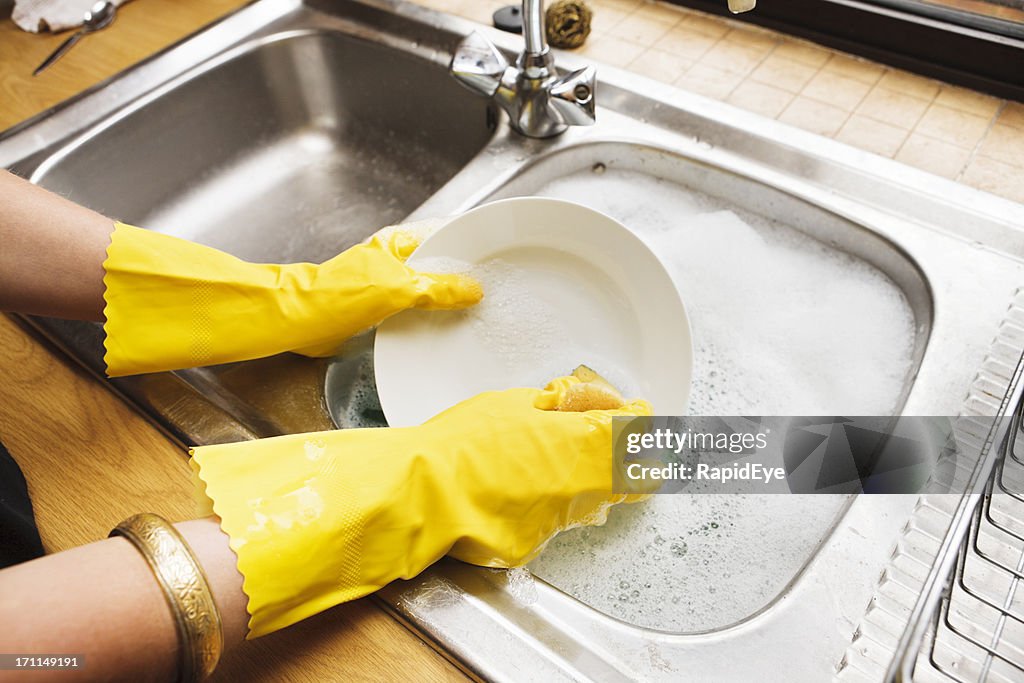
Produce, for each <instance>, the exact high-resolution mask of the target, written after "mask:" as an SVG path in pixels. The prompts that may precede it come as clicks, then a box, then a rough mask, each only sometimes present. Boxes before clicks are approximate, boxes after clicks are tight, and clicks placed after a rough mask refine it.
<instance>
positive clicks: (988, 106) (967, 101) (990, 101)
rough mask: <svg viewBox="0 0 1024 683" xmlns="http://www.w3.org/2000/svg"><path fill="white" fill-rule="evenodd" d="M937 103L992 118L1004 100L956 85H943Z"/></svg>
mask: <svg viewBox="0 0 1024 683" xmlns="http://www.w3.org/2000/svg"><path fill="white" fill-rule="evenodd" d="M935 104H941V105H942V106H944V107H950V108H951V109H958V110H960V111H965V112H967V113H968V114H974V115H975V116H984V117H986V118H989V119H990V118H992V117H993V116H995V114H996V112H997V111H999V106H1000V105H1001V104H1002V100H1000V99H999V98H997V97H991V96H989V95H983V94H982V93H980V92H975V91H973V90H967V89H966V88H958V87H956V86H955V85H943V86H942V88H941V89H940V90H939V94H938V96H937V97H936V98H935Z"/></svg>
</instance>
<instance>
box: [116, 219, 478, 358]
mask: <svg viewBox="0 0 1024 683" xmlns="http://www.w3.org/2000/svg"><path fill="white" fill-rule="evenodd" d="M417 246H419V240H418V238H417V237H415V236H414V235H413V234H411V233H408V232H403V231H402V230H401V229H397V230H393V231H391V232H390V233H388V234H386V235H385V234H383V233H382V234H380V235H378V236H376V237H374V238H373V239H371V240H370V241H369V242H368V243H365V244H360V245H357V246H355V247H352V248H351V249H348V250H347V251H345V252H343V253H341V254H339V255H338V256H336V257H334V258H333V259H331V260H329V261H327V262H325V263H323V264H320V265H315V264H311V263H293V264H287V265H274V264H258V263H248V262H246V261H242V260H240V259H237V258H235V257H234V256H231V255H230V254H225V253H224V252H222V251H218V250H216V249H212V248H210V247H204V246H202V245H199V244H195V243H193V242H189V241H187V240H182V239H178V238H176V237H171V236H169V235H162V234H159V233H155V232H152V231H149V230H143V229H140V228H135V227H132V226H130V225H125V224H123V223H117V224H116V226H115V229H114V233H113V236H112V237H111V243H110V247H109V248H108V249H107V259H106V261H105V262H104V264H103V267H104V269H105V270H106V274H105V276H104V278H103V282H104V285H105V287H106V291H105V294H104V298H105V300H106V308H105V309H104V313H105V315H106V323H105V324H104V331H105V332H106V341H105V346H106V355H105V356H104V360H105V361H106V364H107V373H108V374H109V375H110V376H111V377H117V376H121V375H131V374H136V373H140V372H156V371H160V370H173V369H178V368H186V367H196V366H200V365H213V364H216V363H226V362H230V361H238V360H250V359H252V358H261V357H263V356H270V355H273V354H275V353H281V352H284V351H300V352H303V353H306V354H307V355H330V354H331V353H332V352H333V351H334V350H336V349H337V347H338V346H339V344H340V343H341V342H342V341H344V340H345V339H347V338H349V337H351V336H352V335H354V334H357V333H359V332H362V331H363V330H366V329H369V328H371V327H373V326H374V325H377V324H379V323H380V322H381V321H383V320H384V319H385V318H387V317H389V316H391V315H394V314H395V313H398V312H400V311H403V310H405V309H407V308H425V309H444V308H461V307H465V306H470V305H472V304H475V303H476V302H478V301H479V300H480V298H481V297H482V296H483V291H482V289H481V288H480V285H479V284H478V283H477V282H476V281H475V280H473V279H471V278H469V277H467V276H464V275H431V274H427V273H420V272H417V271H415V270H413V269H412V268H409V267H408V266H406V265H405V263H404V262H405V259H406V258H408V257H409V255H410V254H412V252H413V251H414V250H415V249H416V247H417Z"/></svg>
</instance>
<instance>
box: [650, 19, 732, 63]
mask: <svg viewBox="0 0 1024 683" xmlns="http://www.w3.org/2000/svg"><path fill="white" fill-rule="evenodd" d="M717 42H718V38H712V37H711V36H708V35H707V34H704V33H698V32H696V31H694V30H692V29H691V28H690V27H689V26H688V25H687V24H677V25H676V26H675V27H674V28H672V29H670V30H669V32H668V33H666V34H665V35H664V36H663V37H662V38H661V39H660V40H659V41H658V42H656V43H655V44H654V47H655V48H657V49H659V50H664V51H665V52H671V53H673V54H676V55H679V56H680V57H683V58H685V59H693V60H697V59H700V58H701V57H703V56H704V54H705V53H706V52H707V51H708V50H710V49H711V48H712V47H713V46H714V45H715V43H717Z"/></svg>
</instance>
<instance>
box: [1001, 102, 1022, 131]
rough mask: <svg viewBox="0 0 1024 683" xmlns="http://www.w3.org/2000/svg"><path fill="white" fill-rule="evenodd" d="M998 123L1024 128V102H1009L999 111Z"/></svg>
mask: <svg viewBox="0 0 1024 683" xmlns="http://www.w3.org/2000/svg"><path fill="white" fill-rule="evenodd" d="M996 123H998V124H999V125H1002V126H1013V127H1014V128H1024V104H1021V103H1020V102H1007V103H1006V105H1005V106H1004V107H1003V110H1002V111H1001V112H999V118H998V119H996Z"/></svg>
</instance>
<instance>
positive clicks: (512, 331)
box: [374, 197, 693, 427]
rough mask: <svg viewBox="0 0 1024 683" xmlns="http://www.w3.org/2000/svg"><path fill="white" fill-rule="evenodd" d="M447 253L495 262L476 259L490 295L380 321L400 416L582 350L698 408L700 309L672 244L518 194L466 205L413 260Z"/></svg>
mask: <svg viewBox="0 0 1024 683" xmlns="http://www.w3.org/2000/svg"><path fill="white" fill-rule="evenodd" d="M438 259H458V260H460V261H464V262H467V263H471V264H474V265H479V264H489V265H484V266H483V270H481V271H477V270H474V273H477V272H479V273H481V279H482V280H483V281H484V301H483V302H481V303H480V304H479V305H478V306H476V307H474V308H471V309H467V310H465V311H419V310H413V311H406V312H404V313H401V314H399V315H396V316H394V317H392V318H390V319H388V320H386V321H385V322H384V323H383V324H382V325H381V326H380V328H379V329H378V330H377V337H376V342H375V346H374V371H375V374H376V380H377V393H378V395H379V396H380V404H381V407H382V408H383V410H384V415H385V416H386V417H387V420H388V424H389V425H391V426H392V427H405V426H410V425H417V424H420V423H422V422H424V421H425V420H427V419H429V418H431V417H433V416H434V415H436V414H437V413H439V412H441V411H442V410H444V409H446V408H449V407H451V406H453V405H455V404H456V403H459V402H460V401H462V400H465V399H467V398H469V397H471V396H474V395H476V394H478V393H480V392H482V391H488V390H492V389H497V390H500V389H508V388H511V387H522V386H536V387H541V386H543V385H544V384H545V383H546V382H547V381H548V380H550V379H553V378H554V377H557V376H559V375H565V374H569V373H570V372H572V370H573V368H575V367H576V366H577V365H579V364H580V363H583V364H586V365H589V366H590V367H592V368H593V369H594V370H596V371H597V372H599V373H601V374H602V375H604V376H605V377H606V378H607V379H608V380H609V381H611V382H612V383H613V384H615V385H616V386H618V387H619V388H620V389H621V390H622V391H623V393H624V394H626V395H627V397H630V398H632V397H642V398H645V399H647V400H648V401H650V402H651V403H652V404H653V406H654V410H655V412H656V413H657V414H660V415H680V414H683V412H684V411H685V409H686V403H687V399H688V397H689V393H690V376H691V374H692V362H693V349H692V346H691V340H690V325H689V321H688V320H687V317H686V310H685V309H684V308H683V302H682V300H681V299H680V297H679V292H678V290H677V289H676V287H675V285H674V284H673V282H672V278H671V277H670V276H669V274H668V272H667V271H666V270H665V268H664V266H662V264H661V261H659V260H658V257H657V256H655V255H654V253H653V252H651V250H650V249H649V248H648V247H647V245H646V244H645V243H644V242H643V241H641V240H640V238H638V237H637V236H636V235H634V234H633V233H632V232H630V231H629V230H628V229H626V228H625V227H623V226H622V225H621V224H620V223H618V222H617V221H615V220H613V219H612V218H609V217H608V216H605V215H604V214H602V213H599V212H597V211H594V210H592V209H589V208H586V207H584V206H580V205H579V204H574V203H572V202H566V201H562V200H557V199H543V198H538V197H521V198H515V199H505V200H502V201H498V202H494V203H491V204H486V205H484V206H480V207H478V208H476V209H473V210H472V211H469V212H467V213H465V214H463V215H461V216H459V217H457V218H454V219H452V220H451V221H450V222H449V223H447V224H446V225H445V226H444V227H442V228H441V229H440V230H438V231H437V232H436V233H435V234H434V235H432V236H431V237H429V238H428V239H427V240H425V241H424V242H423V244H422V245H420V247H419V249H417V250H416V252H415V253H414V254H413V255H412V257H410V259H409V261H408V263H409V265H410V266H413V267H416V268H422V269H424V270H429V266H431V265H433V266H434V267H435V268H437V266H438ZM431 262H433V263H431Z"/></svg>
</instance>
